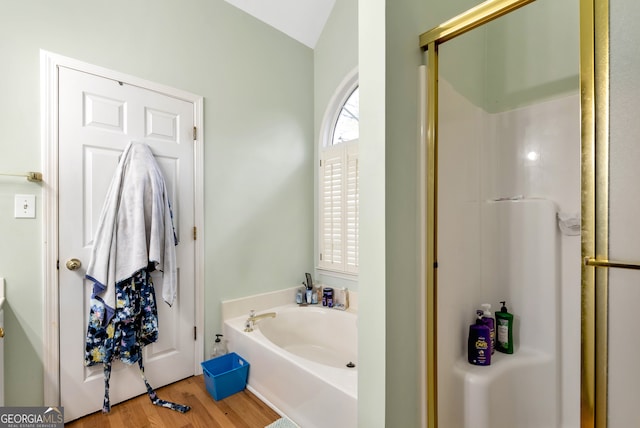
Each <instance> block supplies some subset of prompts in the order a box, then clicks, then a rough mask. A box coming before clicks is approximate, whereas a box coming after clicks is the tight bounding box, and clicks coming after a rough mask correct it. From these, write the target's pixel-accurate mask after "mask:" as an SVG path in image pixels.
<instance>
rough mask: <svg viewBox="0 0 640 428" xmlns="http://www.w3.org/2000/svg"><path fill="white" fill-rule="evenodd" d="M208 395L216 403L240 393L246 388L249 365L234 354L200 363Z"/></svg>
mask: <svg viewBox="0 0 640 428" xmlns="http://www.w3.org/2000/svg"><path fill="white" fill-rule="evenodd" d="M200 364H201V365H202V369H203V371H204V383H205V385H206V387H207V391H208V392H209V394H211V395H212V396H213V399H214V400H216V401H218V400H222V399H223V398H227V397H228V396H230V395H233V394H235V393H236V392H240V391H242V390H244V389H245V387H246V386H247V376H248V375H249V363H248V362H247V361H246V360H245V359H244V358H242V357H241V356H240V355H238V354H236V353H235V352H230V353H228V354H225V355H221V356H219V357H216V358H212V359H211V360H207V361H203V362H202V363H200Z"/></svg>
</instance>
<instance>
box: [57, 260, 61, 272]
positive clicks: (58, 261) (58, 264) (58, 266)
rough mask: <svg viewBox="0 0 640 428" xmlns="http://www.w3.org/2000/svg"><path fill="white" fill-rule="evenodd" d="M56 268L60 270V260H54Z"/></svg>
mask: <svg viewBox="0 0 640 428" xmlns="http://www.w3.org/2000/svg"><path fill="white" fill-rule="evenodd" d="M56 270H60V260H56Z"/></svg>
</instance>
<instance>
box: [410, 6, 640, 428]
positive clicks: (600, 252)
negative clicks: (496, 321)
mask: <svg viewBox="0 0 640 428" xmlns="http://www.w3.org/2000/svg"><path fill="white" fill-rule="evenodd" d="M534 1H535V0H487V1H485V2H484V3H481V4H479V5H478V6H476V7H474V8H471V9H469V10H467V11H466V12H464V13H462V14H460V15H458V16H456V17H454V18H453V19H450V20H449V21H446V22H444V23H442V24H440V25H439V26H437V27H435V28H433V29H431V30H429V31H426V32H424V33H422V34H421V35H420V39H419V44H420V48H421V49H423V50H425V51H427V92H428V93H427V118H426V119H427V120H426V121H427V132H426V139H427V141H426V145H427V150H426V157H427V159H426V181H427V183H426V186H425V192H426V195H425V201H426V225H425V233H426V263H425V272H424V274H425V278H426V282H427V283H426V293H425V294H426V302H425V308H426V316H425V322H426V326H425V330H426V334H427V338H426V348H427V349H426V355H427V361H426V379H425V381H426V384H427V388H426V390H427V427H428V428H437V427H438V394H437V391H438V389H437V386H438V377H437V367H438V362H437V295H438V287H437V279H438V275H437V268H438V247H437V239H438V237H437V225H438V219H437V203H438V193H437V191H438V48H439V45H440V44H442V43H444V42H446V41H447V40H451V39H453V38H455V37H457V36H460V35H462V34H464V33H466V32H468V31H471V30H473V29H475V28H477V27H480V26H482V25H484V24H486V23H488V22H490V21H492V20H494V19H496V18H499V17H501V16H504V15H506V14H508V13H510V12H513V11H515V10H517V9H519V8H521V7H523V6H526V5H527V4H529V3H532V2H534ZM608 64H609V1H608V0H580V94H581V96H580V98H581V115H582V118H581V210H582V219H581V220H582V231H581V257H582V260H584V263H583V265H582V271H581V278H582V279H581V281H582V284H581V287H582V304H581V307H582V309H581V311H582V324H581V330H582V338H581V382H580V384H581V386H580V389H581V392H580V397H581V398H580V403H581V404H580V407H581V409H580V426H581V428H604V427H606V426H607V381H608V379H607V367H608V364H607V352H601V353H598V354H597V355H596V353H595V349H607V343H608V339H607V330H608V326H607V319H608V269H607V268H610V267H622V268H631V269H640V266H638V265H635V264H630V263H623V262H613V261H609V260H608V236H609V233H608V213H609V194H608V188H609V169H608V166H609V118H608V115H609V92H608V91H609V81H608V80H609V68H608ZM597 267H604V268H605V269H596V268H597ZM596 321H597V322H596ZM596 386H597V388H596Z"/></svg>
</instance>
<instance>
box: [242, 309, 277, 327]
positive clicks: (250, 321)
mask: <svg viewBox="0 0 640 428" xmlns="http://www.w3.org/2000/svg"><path fill="white" fill-rule="evenodd" d="M275 317H276V313H275V312H265V313H264V314H260V315H256V311H251V312H250V313H249V318H247V320H246V321H245V323H244V331H246V332H251V331H253V325H254V324H255V322H256V321H258V320H261V319H262V318H275Z"/></svg>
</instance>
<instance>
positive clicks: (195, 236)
mask: <svg viewBox="0 0 640 428" xmlns="http://www.w3.org/2000/svg"><path fill="white" fill-rule="evenodd" d="M196 239H198V228H197V227H195V226H193V240H194V241H195V240H196Z"/></svg>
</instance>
